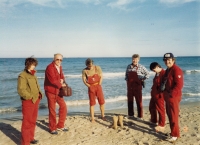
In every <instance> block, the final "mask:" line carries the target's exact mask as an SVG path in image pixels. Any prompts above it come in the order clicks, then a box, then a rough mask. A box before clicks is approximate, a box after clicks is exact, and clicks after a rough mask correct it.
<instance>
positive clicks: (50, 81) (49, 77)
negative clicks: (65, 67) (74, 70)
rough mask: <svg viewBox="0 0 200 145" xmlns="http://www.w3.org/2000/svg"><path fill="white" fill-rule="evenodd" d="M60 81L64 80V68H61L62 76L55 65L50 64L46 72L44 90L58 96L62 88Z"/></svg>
mask: <svg viewBox="0 0 200 145" xmlns="http://www.w3.org/2000/svg"><path fill="white" fill-rule="evenodd" d="M60 79H63V80H64V75H63V71H62V66H60V74H59V73H58V71H57V69H56V66H55V63H54V62H52V63H50V64H49V65H48V66H47V68H46V71H45V79H44V90H45V91H47V92H49V93H52V94H56V95H58V93H59V89H60V88H61V87H62V85H61V83H60Z"/></svg>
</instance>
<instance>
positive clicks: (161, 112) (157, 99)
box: [149, 94, 165, 127]
mask: <svg viewBox="0 0 200 145" xmlns="http://www.w3.org/2000/svg"><path fill="white" fill-rule="evenodd" d="M149 111H150V114H151V122H153V123H157V122H158V125H159V126H162V127H164V126H165V100H164V96H163V94H157V95H156V96H152V97H151V100H150V103H149ZM157 112H158V116H159V119H158V118H157Z"/></svg>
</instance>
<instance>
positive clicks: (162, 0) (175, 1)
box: [159, 0, 199, 4]
mask: <svg viewBox="0 0 200 145" xmlns="http://www.w3.org/2000/svg"><path fill="white" fill-rule="evenodd" d="M194 1H199V0H159V2H160V3H166V4H179V3H180V4H183V3H189V2H194Z"/></svg>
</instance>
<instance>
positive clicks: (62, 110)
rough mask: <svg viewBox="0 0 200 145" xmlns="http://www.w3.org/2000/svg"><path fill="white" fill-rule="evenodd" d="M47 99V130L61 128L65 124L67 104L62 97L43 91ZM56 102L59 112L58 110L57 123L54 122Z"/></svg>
mask: <svg viewBox="0 0 200 145" xmlns="http://www.w3.org/2000/svg"><path fill="white" fill-rule="evenodd" d="M45 94H46V97H47V101H48V108H49V130H50V132H51V131H53V130H57V128H63V127H64V125H65V120H66V116H67V105H66V103H65V100H64V98H63V97H60V96H58V95H55V94H52V93H49V92H47V91H45ZM56 103H58V105H59V112H58V116H59V119H58V123H57V122H56Z"/></svg>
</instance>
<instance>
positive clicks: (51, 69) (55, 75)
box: [44, 53, 68, 135]
mask: <svg viewBox="0 0 200 145" xmlns="http://www.w3.org/2000/svg"><path fill="white" fill-rule="evenodd" d="M62 60H63V56H62V54H60V53H57V54H54V59H53V62H52V63H50V64H49V65H48V66H47V68H46V71H45V80H44V90H45V94H46V97H47V101H48V108H49V130H50V133H51V134H55V135H56V134H58V132H57V130H59V131H68V129H66V128H65V127H64V126H65V119H66V116H67V106H66V103H65V100H64V98H63V96H58V94H59V89H60V88H61V87H62V86H66V84H65V77H64V74H63V71H62V66H61V63H62ZM56 103H57V104H58V105H59V113H58V116H59V119H58V122H56Z"/></svg>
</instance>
